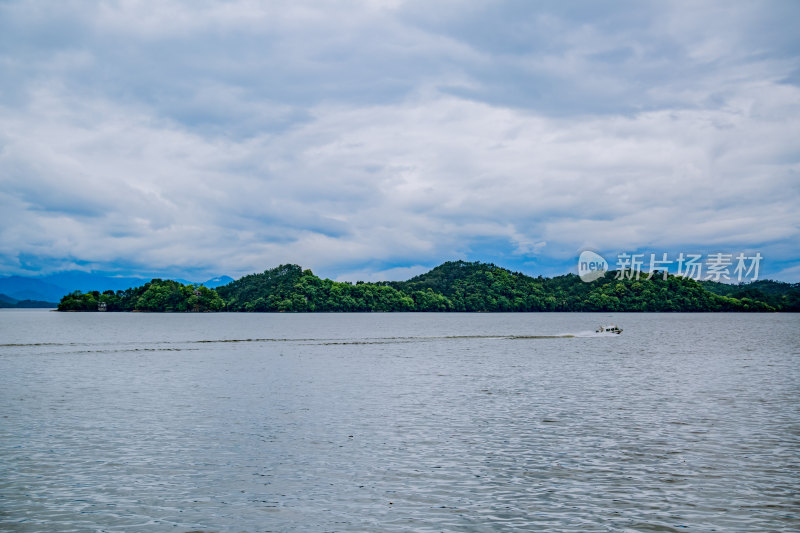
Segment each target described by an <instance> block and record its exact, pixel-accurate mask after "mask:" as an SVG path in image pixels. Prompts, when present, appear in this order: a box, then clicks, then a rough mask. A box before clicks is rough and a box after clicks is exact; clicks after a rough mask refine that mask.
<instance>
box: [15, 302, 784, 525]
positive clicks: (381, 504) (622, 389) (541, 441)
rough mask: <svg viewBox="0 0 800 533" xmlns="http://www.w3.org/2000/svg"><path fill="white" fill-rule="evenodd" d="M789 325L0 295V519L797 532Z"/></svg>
mask: <svg viewBox="0 0 800 533" xmlns="http://www.w3.org/2000/svg"><path fill="white" fill-rule="evenodd" d="M608 322H616V323H617V324H619V325H620V326H622V327H623V328H624V333H623V334H622V335H621V336H614V337H600V336H594V335H591V334H590V333H589V332H590V331H591V330H593V329H594V328H595V327H597V326H598V325H599V324H601V323H608ZM799 330H800V315H797V314H764V315H739V314H625V315H616V316H613V315H605V314H590V313H573V314H441V315H440V314H316V315H304V314H298V315H283V314H199V315H198V314H188V315H187V314H167V315H162V314H138V313H134V314H115V313H94V314H79V313H55V312H49V311H40V310H4V311H2V312H0V416H1V417H2V418H0V530H2V531H15V532H16V531H25V532H28V531H126V532H127V531H180V532H188V531H218V532H223V531H224V532H238V531H253V532H255V531H298V532H317V531H319V532H322V531H431V532H433V531H703V532H705V531H750V532H752V531H765V532H766V531H798V530H800V512H799V511H798V499H799V492H800V491H799V490H798V489H800V470H798V466H800V401H799V400H800V394H799V393H800V364H799V363H800V335H798V331H799Z"/></svg>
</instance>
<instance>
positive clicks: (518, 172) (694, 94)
mask: <svg viewBox="0 0 800 533" xmlns="http://www.w3.org/2000/svg"><path fill="white" fill-rule="evenodd" d="M798 20H800V2H794V1H790V0H785V1H761V2H749V1H748V2H745V1H741V2H730V1H722V2H704V1H698V0H692V1H686V2H662V1H659V2H641V1H631V2H594V1H583V2H577V1H576V2H529V1H525V0H520V1H509V2H500V1H498V2H484V1H478V0H473V1H465V2H451V1H437V2H431V1H408V2H406V1H402V0H389V1H379V0H370V1H363V2H359V1H331V2H317V1H312V2H302V1H297V0H288V1H286V2H283V1H274V2H266V1H263V2H262V1H247V0H242V1H238V0H232V1H224V2H222V1H220V2H210V1H186V2H180V1H171V0H170V1H165V0H160V1H158V2H144V1H142V2H139V1H120V2H116V1H110V0H109V1H102V2H91V1H74V2H71V1H64V0H59V1H52V2H48V1H37V0H32V1H29V2H26V1H14V0H11V1H2V2H0V275H11V274H23V275H37V274H44V273H50V272H56V271H61V270H84V271H90V270H91V271H98V272H109V273H119V274H120V275H122V274H125V275H142V276H150V275H156V274H157V275H164V276H177V277H184V278H187V279H195V280H202V279H206V278H207V277H211V276H213V275H217V274H228V275H231V276H238V275H241V274H245V273H250V272H256V271H262V270H264V269H265V268H271V267H274V266H277V265H278V264H281V263H288V262H291V263H298V264H300V265H302V266H304V267H307V268H311V269H313V270H314V271H315V273H317V274H319V275H321V276H323V277H331V278H334V279H347V280H355V279H364V280H377V279H407V278H408V277H410V276H411V275H414V274H417V273H420V272H423V271H425V270H427V269H428V268H430V267H432V266H435V265H437V264H439V263H441V262H443V261H445V260H452V259H466V260H482V261H491V262H494V263H496V264H499V265H501V266H506V267H509V268H511V269H513V270H521V271H523V272H526V273H529V274H533V275H537V274H543V275H552V274H560V273H565V272H568V271H570V270H572V271H574V270H575V260H576V258H577V256H578V254H579V253H580V251H581V250H583V249H587V248H591V249H593V250H596V251H599V252H601V253H602V254H604V255H605V256H606V257H607V259H609V262H610V263H613V262H614V259H613V257H614V256H615V255H616V254H617V253H619V252H622V251H628V252H633V251H641V252H657V253H659V254H660V253H662V252H668V253H670V254H673V253H674V254H677V253H678V252H680V251H685V252H687V253H688V252H696V253H703V254H710V253H714V252H720V251H722V252H731V253H738V252H745V253H754V252H756V251H758V252H760V253H761V254H762V255H763V257H764V261H763V262H762V264H761V269H762V277H772V278H776V279H784V280H787V281H800V32H798V31H797V21H798Z"/></svg>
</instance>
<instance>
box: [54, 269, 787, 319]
mask: <svg viewBox="0 0 800 533" xmlns="http://www.w3.org/2000/svg"><path fill="white" fill-rule="evenodd" d="M102 305H104V306H105V309H106V310H108V311H174V312H181V311H222V310H227V311H273V312H274V311H278V312H280V311H289V312H319V311H351V312H352V311H467V312H471V311H489V312H493V311H784V310H793V311H797V310H798V308H799V307H800V288H799V287H798V286H797V285H790V284H786V283H779V282H772V281H763V282H753V283H751V284H747V285H725V284H721V283H710V282H696V281H694V280H692V279H689V278H683V277H678V276H667V277H666V278H664V277H663V276H661V275H658V276H653V277H652V279H647V275H643V276H642V277H641V278H640V279H617V276H616V273H615V272H609V273H607V274H606V276H605V277H602V278H600V279H598V280H596V281H594V282H591V283H584V282H583V281H581V280H580V278H579V277H578V276H576V275H574V274H567V275H564V276H557V277H554V278H543V277H541V276H539V277H536V278H534V277H531V276H526V275H525V274H521V273H519V272H511V271H509V270H506V269H504V268H500V267H498V266H496V265H493V264H487V263H478V262H474V263H469V262H465V261H451V262H447V263H444V264H442V265H440V266H438V267H436V268H434V269H433V270H431V271H430V272H427V273H425V274H422V275H420V276H416V277H414V278H411V279H410V280H408V281H398V282H380V283H363V282H357V283H347V282H337V281H331V280H329V279H321V278H319V277H317V276H315V275H314V274H313V273H312V272H311V271H310V270H303V269H302V268H301V267H299V266H297V265H281V266H279V267H277V268H273V269H270V270H266V271H264V272H262V273H260V274H251V275H248V276H244V277H242V278H240V279H238V280H236V281H233V282H231V283H229V284H227V285H224V286H222V287H219V288H217V290H216V291H215V290H212V289H208V288H206V287H196V286H194V285H183V284H181V283H178V282H176V281H170V280H160V279H154V280H153V281H151V282H150V283H146V284H145V285H143V286H141V287H136V288H131V289H127V290H125V291H117V292H113V291H106V292H102V293H100V292H98V291H94V292H87V293H81V292H74V293H72V294H69V295H67V296H65V297H64V298H63V299H62V300H61V303H60V304H59V306H58V308H59V310H61V311H96V310H98V307H99V306H102Z"/></svg>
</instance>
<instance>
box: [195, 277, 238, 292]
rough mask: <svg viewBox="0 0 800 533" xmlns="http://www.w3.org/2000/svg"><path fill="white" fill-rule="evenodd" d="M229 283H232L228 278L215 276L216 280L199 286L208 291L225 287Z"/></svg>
mask: <svg viewBox="0 0 800 533" xmlns="http://www.w3.org/2000/svg"><path fill="white" fill-rule="evenodd" d="M231 281H233V278H232V277H230V276H217V277H216V278H211V279H210V280H208V281H204V282H203V283H201V284H200V285H202V286H203V287H208V288H209V289H216V288H217V287H221V286H222V285H227V284H228V283H230V282H231Z"/></svg>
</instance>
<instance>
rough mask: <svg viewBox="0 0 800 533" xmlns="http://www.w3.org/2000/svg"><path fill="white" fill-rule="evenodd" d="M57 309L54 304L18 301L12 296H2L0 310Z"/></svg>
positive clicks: (0, 295)
mask: <svg viewBox="0 0 800 533" xmlns="http://www.w3.org/2000/svg"><path fill="white" fill-rule="evenodd" d="M54 307H56V304H55V303H54V302H42V301H39V300H17V299H16V298H12V297H11V296H8V295H5V294H0V309H8V308H11V309H36V308H45V309H51V308H54Z"/></svg>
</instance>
